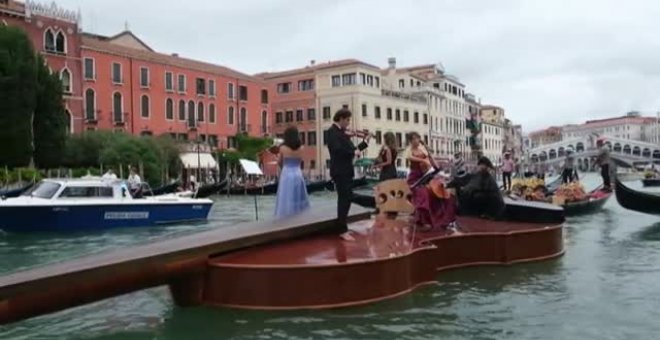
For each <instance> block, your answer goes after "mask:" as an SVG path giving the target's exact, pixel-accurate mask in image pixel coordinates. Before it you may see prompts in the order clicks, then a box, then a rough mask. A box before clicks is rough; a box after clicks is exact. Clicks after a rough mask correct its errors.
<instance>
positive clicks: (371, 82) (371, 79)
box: [367, 75, 374, 86]
mask: <svg viewBox="0 0 660 340" xmlns="http://www.w3.org/2000/svg"><path fill="white" fill-rule="evenodd" d="M367 85H369V86H374V76H372V75H368V76H367Z"/></svg>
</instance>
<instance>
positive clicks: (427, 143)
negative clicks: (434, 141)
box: [424, 135, 429, 145]
mask: <svg viewBox="0 0 660 340" xmlns="http://www.w3.org/2000/svg"><path fill="white" fill-rule="evenodd" d="M424 145H429V136H428V135H424Z"/></svg>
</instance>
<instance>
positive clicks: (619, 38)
mask: <svg viewBox="0 0 660 340" xmlns="http://www.w3.org/2000/svg"><path fill="white" fill-rule="evenodd" d="M57 3H58V4H60V5H61V6H63V7H66V8H70V9H78V8H80V10H81V12H82V14H83V27H84V29H85V30H86V31H90V32H93V33H99V34H106V35H112V34H115V33H118V32H120V31H121V30H123V29H124V24H125V22H128V24H129V28H130V30H131V31H133V33H135V34H136V35H137V36H139V37H140V38H142V40H144V41H145V42H146V43H147V44H149V45H150V46H151V47H152V48H154V49H155V50H157V51H160V52H164V53H174V52H176V53H179V54H180V55H182V56H186V57H191V58H195V59H200V60H204V61H209V62H214V63H219V64H222V65H225V66H229V67H231V68H234V69H237V70H239V71H242V72H246V73H250V74H253V73H258V72H262V71H275V70H284V69H288V68H295V67H301V66H304V65H305V64H307V63H309V61H310V60H312V59H315V60H316V61H317V62H322V61H327V60H335V59H341V58H356V59H360V60H363V61H366V62H369V63H372V64H375V65H378V66H381V67H385V66H386V65H387V58H388V57H396V58H397V64H398V65H399V66H410V65H416V64H424V63H437V62H441V63H442V64H443V65H444V66H445V69H446V71H447V72H448V73H450V74H454V75H456V76H457V77H459V78H460V79H461V81H462V82H463V83H465V84H466V85H467V91H468V92H472V93H474V94H475V95H476V96H477V97H478V98H481V100H482V103H484V104H495V105H500V106H502V107H504V108H505V109H506V114H507V116H508V117H509V118H511V119H513V120H514V121H515V122H516V123H521V124H523V127H524V129H525V130H526V131H530V130H534V129H538V128H542V127H545V126H548V125H553V124H554V125H557V124H565V123H578V122H582V121H584V120H586V119H592V118H603V117H611V116H614V115H619V114H623V113H624V112H627V111H630V110H638V111H642V112H643V113H645V114H648V115H652V114H654V112H656V111H658V110H660V96H658V94H659V93H660V38H659V36H658V34H659V32H660V19H658V18H660V1H654V0H649V1H631V0H627V1H613V0H547V1H534V0H496V1H495V0H492V1H491V0H414V1H413V0H408V1H389V0H242V1H227V0H218V1H210V0H209V1H194V0H189V1H178V0H159V1H155V0H139V1H138V0H130V1H129V0H57Z"/></svg>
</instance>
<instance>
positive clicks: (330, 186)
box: [325, 177, 369, 191]
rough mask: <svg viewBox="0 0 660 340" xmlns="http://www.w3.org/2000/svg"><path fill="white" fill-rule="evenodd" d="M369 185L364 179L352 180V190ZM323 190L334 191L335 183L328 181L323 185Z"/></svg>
mask: <svg viewBox="0 0 660 340" xmlns="http://www.w3.org/2000/svg"><path fill="white" fill-rule="evenodd" d="M368 184H369V181H368V180H367V178H366V177H360V178H353V185H352V186H353V189H356V188H359V187H363V186H366V185H368ZM325 188H326V190H328V191H335V183H334V182H333V181H328V182H327V183H326V184H325Z"/></svg>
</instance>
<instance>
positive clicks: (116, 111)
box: [112, 92, 124, 123]
mask: <svg viewBox="0 0 660 340" xmlns="http://www.w3.org/2000/svg"><path fill="white" fill-rule="evenodd" d="M123 111H124V103H123V100H122V98H121V93H119V92H115V93H114V94H113V95H112V120H113V121H114V122H115V123H121V122H123V121H124V113H123Z"/></svg>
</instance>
